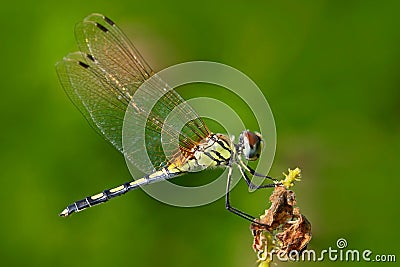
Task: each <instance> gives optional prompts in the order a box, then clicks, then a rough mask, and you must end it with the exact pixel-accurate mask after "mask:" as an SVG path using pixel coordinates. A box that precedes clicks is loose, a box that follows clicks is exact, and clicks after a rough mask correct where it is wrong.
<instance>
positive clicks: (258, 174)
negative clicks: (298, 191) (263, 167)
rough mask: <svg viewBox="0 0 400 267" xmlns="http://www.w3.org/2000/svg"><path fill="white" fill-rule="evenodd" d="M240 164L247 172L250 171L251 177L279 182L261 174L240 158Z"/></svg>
mask: <svg viewBox="0 0 400 267" xmlns="http://www.w3.org/2000/svg"><path fill="white" fill-rule="evenodd" d="M239 162H240V164H239V165H240V166H242V167H243V168H245V170H246V171H248V172H249V173H250V174H251V175H254V176H257V177H262V178H266V179H270V180H272V181H277V179H275V178H273V177H271V176H268V175H264V174H261V173H258V172H256V171H255V170H254V169H253V168H251V167H250V166H249V165H247V164H245V163H244V162H243V160H242V159H241V158H239Z"/></svg>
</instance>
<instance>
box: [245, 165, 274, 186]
mask: <svg viewBox="0 0 400 267" xmlns="http://www.w3.org/2000/svg"><path fill="white" fill-rule="evenodd" d="M246 167H248V166H247V165H246ZM238 168H239V170H240V173H241V174H242V176H243V178H244V180H245V181H246V183H247V185H248V186H249V188H250V189H255V190H257V189H260V188H271V187H275V186H276V184H275V183H274V184H265V185H255V184H253V183H252V182H251V180H250V178H249V177H248V176H247V173H246V172H245V171H244V170H243V167H242V166H241V165H238ZM249 169H250V170H252V169H251V168H250V167H249ZM249 172H250V173H251V174H252V175H255V173H256V172H254V170H253V172H251V171H249ZM260 175H261V174H260ZM255 176H258V175H255ZM258 177H264V178H270V179H272V180H273V181H276V179H274V178H271V177H269V176H265V175H263V176H258Z"/></svg>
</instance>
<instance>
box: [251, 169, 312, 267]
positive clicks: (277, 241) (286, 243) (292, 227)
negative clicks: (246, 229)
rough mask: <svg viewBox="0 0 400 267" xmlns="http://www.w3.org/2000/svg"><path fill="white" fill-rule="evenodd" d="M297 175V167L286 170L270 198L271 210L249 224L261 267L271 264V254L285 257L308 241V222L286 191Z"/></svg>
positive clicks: (290, 194)
mask: <svg viewBox="0 0 400 267" xmlns="http://www.w3.org/2000/svg"><path fill="white" fill-rule="evenodd" d="M300 172H301V171H300V169H299V168H296V169H295V170H290V169H289V173H288V174H287V175H286V174H285V179H284V180H283V181H281V182H280V183H278V184H277V185H276V186H275V189H274V191H273V193H272V195H271V196H270V198H269V200H270V202H271V206H270V208H269V209H267V210H266V211H265V214H264V215H262V216H261V217H260V219H256V220H255V222H253V223H252V224H251V227H250V228H251V230H252V233H253V236H254V240H253V249H254V250H255V251H256V252H257V255H258V256H260V255H262V260H261V259H260V261H261V263H263V264H264V265H265V263H267V264H269V262H271V261H272V255H271V254H272V253H276V254H278V253H279V255H280V256H287V255H288V253H289V252H290V251H292V250H295V251H297V252H300V251H302V250H303V249H305V248H306V246H307V244H308V243H309V242H310V240H311V223H310V222H309V221H308V220H307V218H306V217H305V216H304V215H303V214H301V213H300V209H299V208H298V207H295V205H296V195H295V193H294V192H293V191H292V190H289V189H288V188H290V187H292V186H293V185H294V184H293V183H294V181H299V178H300ZM259 258H260V257H259Z"/></svg>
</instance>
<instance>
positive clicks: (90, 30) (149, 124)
mask: <svg viewBox="0 0 400 267" xmlns="http://www.w3.org/2000/svg"><path fill="white" fill-rule="evenodd" d="M75 33H76V39H77V42H78V45H79V48H80V50H81V52H76V53H71V54H69V55H68V56H67V57H65V58H64V60H63V61H61V62H59V63H58V64H57V72H58V74H59V77H60V80H61V83H62V84H63V86H64V88H65V91H66V92H67V94H68V95H69V97H70V98H71V100H72V101H73V102H74V104H75V105H76V106H77V107H78V108H79V109H80V111H81V112H82V114H83V115H84V116H85V117H86V118H87V120H88V121H89V123H90V124H91V125H92V126H95V127H96V128H97V130H98V132H100V133H101V134H102V135H103V136H104V137H105V138H106V139H107V140H108V141H109V142H111V143H112V144H113V145H114V146H115V147H116V148H117V149H118V150H119V151H121V152H123V153H124V154H126V153H131V154H130V155H127V156H129V158H134V159H135V160H140V159H141V158H142V155H143V153H144V151H140V150H135V151H131V152H125V151H124V150H123V146H122V125H123V120H124V115H125V111H126V109H127V107H128V105H130V106H131V107H134V108H133V109H132V110H133V112H134V113H135V114H134V119H135V120H137V121H144V122H145V124H144V128H145V131H146V134H145V138H146V140H145V144H146V149H147V151H148V152H150V153H149V156H150V158H151V160H152V162H154V163H155V166H160V165H162V164H165V163H166V158H165V155H164V151H163V148H162V143H163V141H162V140H161V138H160V136H161V132H163V134H164V136H165V137H166V138H165V139H166V140H172V139H174V138H175V137H176V136H177V135H178V136H180V137H179V143H178V146H175V148H173V149H174V150H175V151H169V152H168V153H169V154H176V155H178V154H179V152H180V151H189V150H190V149H191V148H193V146H195V145H196V143H198V142H199V141H200V140H201V139H202V138H204V137H206V136H208V135H209V131H208V129H207V127H206V125H205V124H204V122H203V121H202V120H201V119H200V118H199V117H198V116H197V115H196V113H195V111H194V110H193V109H192V108H191V107H190V106H189V105H187V104H186V103H185V102H184V100H183V99H182V98H181V97H180V96H179V94H177V93H176V92H175V91H174V90H171V89H168V90H165V88H168V86H167V85H166V84H165V83H164V82H163V81H161V80H158V79H157V81H156V82H154V81H152V82H151V83H149V84H150V85H149V86H146V87H145V88H144V90H142V91H143V95H142V96H141V97H136V98H135V97H133V96H134V95H135V93H136V91H137V89H138V88H139V86H140V85H141V84H142V83H143V82H144V81H146V80H147V79H149V78H150V77H151V75H152V73H153V72H152V70H151V68H150V67H149V66H148V65H147V63H146V62H145V61H144V59H143V58H142V56H141V55H140V54H139V53H138V51H137V50H136V48H135V47H134V46H133V45H132V44H131V43H130V42H129V40H128V39H127V38H126V36H125V35H124V34H123V33H122V31H121V30H120V29H119V28H118V27H117V26H116V25H115V24H114V22H112V21H111V20H110V19H108V18H107V17H105V16H103V15H100V14H92V15H89V16H88V17H87V18H85V19H84V21H83V22H81V23H79V24H78V25H77V26H76V29H75ZM158 95H161V97H160V98H157V99H158V101H157V103H156V104H155V105H154V103H153V104H151V103H150V104H149V100H150V99H154V96H158ZM139 101H140V102H139ZM172 110H174V111H175V112H174V113H175V116H174V118H175V119H174V120H173V121H175V122H176V121H183V122H185V125H184V127H183V128H177V127H174V125H172V124H174V122H173V121H172V122H173V123H172V124H171V125H167V124H166V123H165V119H166V118H167V116H168V114H169V113H170V112H171V111H172ZM132 142H135V139H134V140H132ZM170 147H172V146H170ZM138 164H140V163H138Z"/></svg>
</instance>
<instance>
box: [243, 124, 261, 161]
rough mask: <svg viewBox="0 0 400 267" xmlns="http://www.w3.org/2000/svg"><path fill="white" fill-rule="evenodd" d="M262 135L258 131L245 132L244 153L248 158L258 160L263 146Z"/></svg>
mask: <svg viewBox="0 0 400 267" xmlns="http://www.w3.org/2000/svg"><path fill="white" fill-rule="evenodd" d="M262 142H263V141H262V137H261V135H260V134H258V133H253V132H250V131H244V132H243V155H244V157H245V158H246V159H247V160H257V159H258V158H259V157H260V153H261V148H262Z"/></svg>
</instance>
